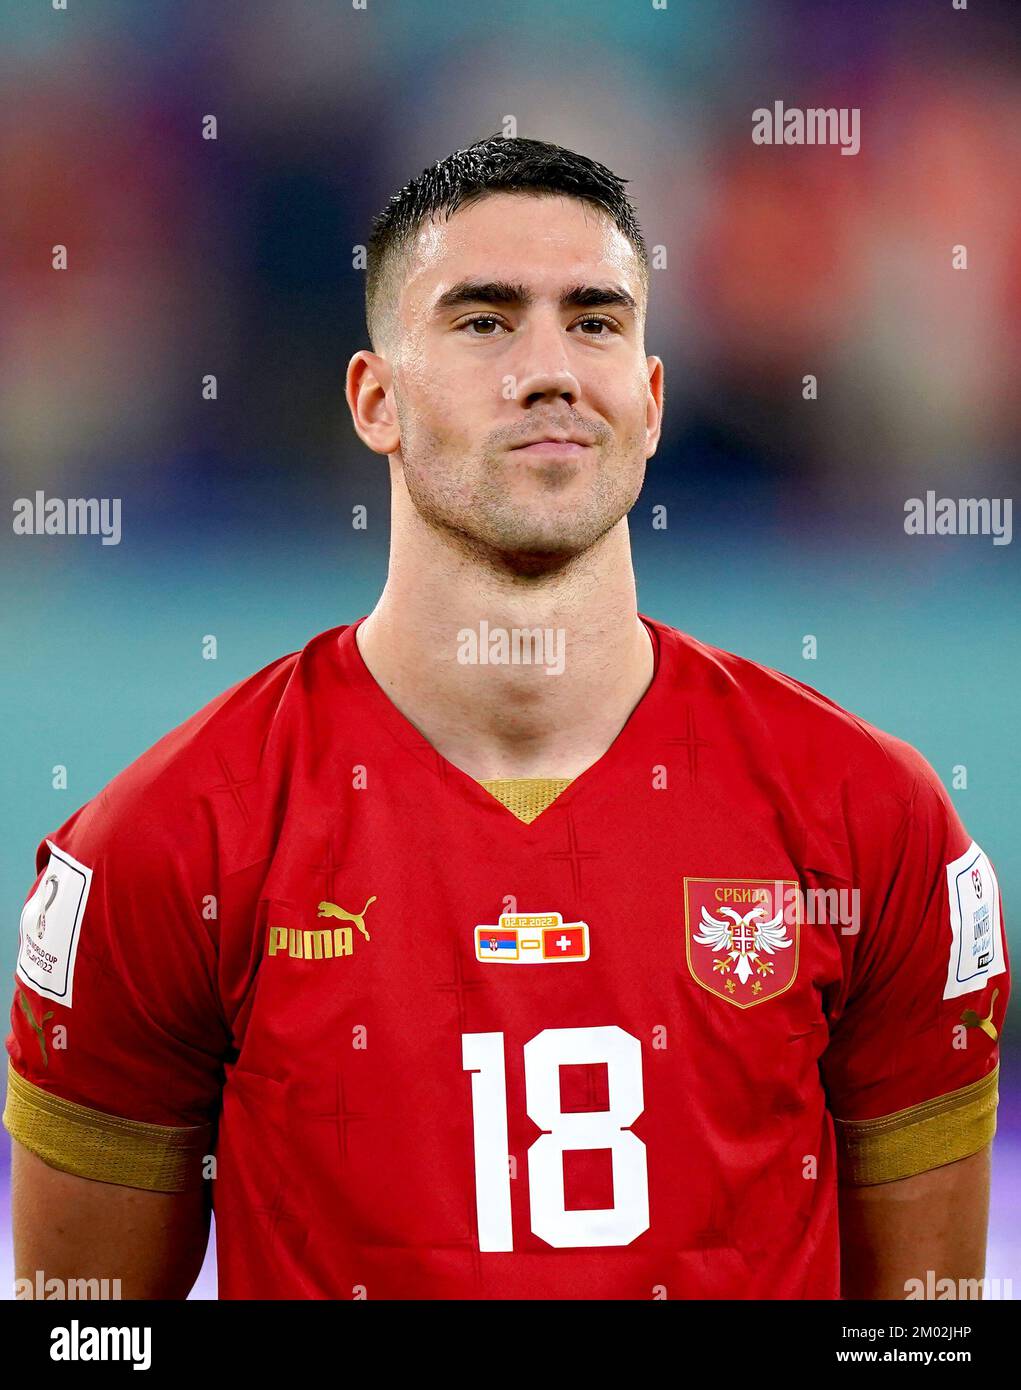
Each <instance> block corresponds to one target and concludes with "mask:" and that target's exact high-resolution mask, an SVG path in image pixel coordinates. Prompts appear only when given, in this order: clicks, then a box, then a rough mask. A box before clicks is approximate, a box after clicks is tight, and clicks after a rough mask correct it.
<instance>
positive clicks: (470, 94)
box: [0, 0, 1021, 1298]
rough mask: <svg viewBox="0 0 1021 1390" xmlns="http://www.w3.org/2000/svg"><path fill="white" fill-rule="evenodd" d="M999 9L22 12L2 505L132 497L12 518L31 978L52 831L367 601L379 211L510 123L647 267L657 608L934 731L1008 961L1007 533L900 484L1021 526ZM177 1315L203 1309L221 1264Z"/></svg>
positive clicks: (1010, 1201)
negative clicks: (369, 350)
mask: <svg viewBox="0 0 1021 1390" xmlns="http://www.w3.org/2000/svg"><path fill="white" fill-rule="evenodd" d="M1016 19H1017V15H1016V6H1015V5H1013V4H1008V3H997V0H984V3H982V4H981V5H978V4H975V5H973V6H972V7H971V8H969V9H967V10H960V11H959V10H955V9H953V8H952V5H951V0H940V3H939V4H934V3H931V0H885V3H884V4H883V5H882V6H870V7H861V6H848V5H846V4H845V3H843V0H835V2H834V3H827V2H826V0H804V3H795V0H788V2H787V3H783V2H781V0H769V3H760V2H759V0H744V3H739V0H711V3H710V2H709V0H702V2H701V3H693V2H691V0H669V4H668V7H667V8H666V9H656V8H654V5H653V0H627V2H626V3H625V0H515V3H514V4H513V5H506V4H498V3H495V0H392V2H388V0H368V3H367V8H365V9H364V10H361V9H354V8H353V7H352V6H351V4H350V3H348V2H347V0H286V3H284V0H245V3H240V2H238V0H218V3H217V4H216V5H215V6H211V5H207V4H202V3H199V0H174V2H173V3H171V2H170V0H149V3H147V4H146V5H144V6H141V5H139V4H137V3H136V2H135V0H92V3H90V4H88V5H86V4H84V3H80V0H68V8H67V10H66V11H56V10H53V9H51V8H50V7H49V6H48V5H43V4H40V5H37V6H28V5H26V4H24V3H23V0H0V93H2V97H0V100H2V103H3V119H2V122H0V467H2V471H3V479H4V489H3V490H4V495H5V498H6V505H7V506H8V507H10V506H11V505H12V504H13V502H14V501H15V499H17V498H21V497H28V498H31V497H33V496H34V494H35V493H36V492H37V491H39V490H41V491H43V492H44V493H45V495H46V496H47V497H62V498H68V497H107V498H120V499H122V528H123V534H122V539H121V542H120V544H119V545H116V546H104V545H101V544H100V541H99V538H98V537H94V536H92V537H87V536H80V537H71V536H68V537H48V536H15V535H14V534H13V531H12V527H7V526H5V527H4V528H3V530H2V532H0V582H2V586H3V604H2V615H0V622H2V630H3V656H4V671H5V677H6V678H5V679H4V681H3V683H2V686H0V727H2V729H3V733H4V740H5V747H4V756H3V760H2V766H3V772H4V795H3V797H2V799H0V914H2V921H3V927H2V930H0V964H3V965H4V968H5V969H7V970H8V972H9V973H8V975H7V977H6V978H8V979H10V972H13V966H14V959H15V955H16V947H17V924H18V917H19V913H20V909H21V906H22V904H23V902H24V899H25V897H26V895H27V893H28V890H29V889H30V887H31V886H32V882H33V879H34V852H35V848H36V845H37V844H38V842H39V840H40V839H42V837H43V836H44V835H46V834H47V833H49V832H51V831H52V830H54V829H55V828H56V827H57V826H58V825H60V824H61V823H62V822H63V821H64V820H65V819H66V818H67V816H68V815H69V814H70V813H71V812H72V811H73V810H74V809H76V808H77V807H78V806H80V805H81V804H82V803H83V802H85V801H86V800H88V799H89V798H91V797H92V796H93V795H95V794H96V793H97V792H98V791H99V790H100V789H101V788H102V787H103V786H104V785H105V784H106V783H107V782H108V781H109V780H110V778H111V777H113V776H114V775H115V774H116V773H117V772H118V771H120V770H121V768H123V767H124V766H125V765H126V764H127V763H128V762H130V761H131V760H132V759H133V758H135V757H136V756H138V754H140V753H141V752H142V751H144V750H145V749H146V748H147V747H149V746H150V745H151V744H152V743H153V742H154V741H155V740H156V739H157V738H159V737H160V736H161V735H162V734H163V733H165V732H166V731H167V730H168V729H170V728H171V727H173V726H174V725H176V724H178V723H180V722H181V721H182V720H183V719H184V718H186V717H187V716H188V715H189V714H191V713H192V712H193V711H194V710H196V709H198V708H199V707H200V706H201V705H203V704H204V703H206V701H207V700H209V699H211V698H212V697H213V695H215V694H216V693H218V692H219V691H220V690H223V689H224V688H226V687H227V686H228V685H231V684H233V683H234V682H235V681H237V680H240V679H242V678H243V677H245V676H247V675H249V674H251V673H252V672H253V671H255V670H256V669H258V668H259V667H261V666H263V665H265V664H266V663H267V662H269V661H271V660H272V659H274V658H275V657H277V656H279V655H281V654H282V653H284V652H286V651H293V650H295V649H297V648H300V647H301V646H303V645H304V643H305V642H307V641H308V640H309V639H310V638H311V637H312V636H313V635H315V634H316V633H318V632H320V631H322V630H323V629H324V628H327V627H331V626H334V625H336V624H338V623H342V622H347V621H350V620H352V619H355V618H357V617H359V616H361V615H362V614H363V613H365V612H367V611H369V609H370V608H371V607H372V605H373V603H374V601H375V597H376V595H377V594H378V592H379V589H380V588H381V586H382V583H383V580H384V577H385V565H386V549H387V539H388V488H387V474H386V464H385V460H382V459H379V458H377V457H376V456H375V455H372V454H370V453H369V452H368V451H367V450H366V449H365V448H364V447H363V446H362V445H361V444H360V443H359V441H358V440H357V438H356V436H355V435H354V432H353V430H352V428H351V425H350V419H349V416H348V412H347V407H346V404H345V402H344V396H343V380H344V371H345V368H346V365H347V361H348V359H349V357H350V356H351V354H352V353H353V352H355V351H356V350H357V349H358V348H360V347H363V346H368V339H367V336H366V333H365V328H364V317H363V272H362V271H361V270H360V269H356V268H354V265H355V260H356V255H357V251H358V248H359V247H363V246H364V244H365V242H366V239H367V237H368V233H369V224H370V220H371V218H372V216H373V214H374V213H375V212H376V211H378V210H379V209H380V208H381V207H382V206H383V204H384V203H385V202H386V201H387V199H388V198H389V197H390V196H391V194H392V193H393V192H395V191H396V190H397V189H398V188H399V187H401V186H402V185H403V184H404V183H406V182H407V181H408V180H409V179H411V178H413V177H414V176H415V175H417V174H418V173H419V172H420V171H421V170H422V169H423V168H424V167H426V166H427V165H429V164H432V163H433V162H435V161H436V160H437V159H440V158H442V157H443V156H444V155H446V154H448V153H449V152H450V151H452V150H454V149H457V148H460V147H462V146H464V145H467V144H470V143H471V142H472V141H473V140H476V139H480V138H482V137H485V136H487V135H490V134H493V133H494V132H498V131H501V130H502V131H503V132H504V133H511V134H519V135H525V136H530V137H533V138H537V139H543V140H551V141H554V142H556V143H558V144H562V145H566V146H569V147H571V148H574V149H577V150H579V151H581V152H582V153H585V154H587V155H590V156H591V157H593V158H595V159H598V160H600V161H602V162H603V163H605V164H607V165H609V166H610V167H611V168H612V169H614V170H615V172H617V173H618V174H620V175H621V176H622V177H625V178H627V179H629V180H630V184H629V192H630V193H631V195H632V197H633V198H634V199H635V202H636V204H637V207H638V212H639V217H640V220H641V223H642V227H643V230H644V232H645V235H646V239H647V241H648V243H649V247H650V251H651V252H652V253H653V255H654V256H655V257H656V258H657V264H658V268H657V269H655V270H654V271H653V275H652V289H651V307H650V316H649V324H648V330H647V350H648V351H649V352H654V353H656V354H657V355H658V356H660V357H662V358H663V359H664V362H665V364H666V384H667V389H666V423H665V430H664V434H663V439H662V443H661V446H660V449H659V452H658V454H657V456H656V458H655V459H654V460H653V461H652V463H651V465H650V469H649V477H648V482H647V484H646V488H645V491H644V493H643V496H642V498H641V500H640V501H639V503H638V506H637V507H636V508H635V511H634V512H633V513H632V535H633V539H634V547H635V563H636V570H637V574H638V581H639V598H640V607H641V609H642V611H643V612H645V613H647V614H650V615H651V616H654V617H657V618H660V619H662V620H664V621H666V622H669V623H672V624H674V625H675V626H677V627H680V628H682V629H683V630H685V631H687V632H691V633H693V634H695V635H696V636H698V637H700V638H702V639H704V640H706V641H708V642H711V643H713V644H715V645H717V646H721V647H724V648H727V649H728V650H732V651H737V652H739V653H741V654H742V655H744V656H748V657H752V658H754V659H756V660H759V661H763V662H766V663H767V664H769V665H771V666H774V667H777V668H779V669H781V670H783V671H786V672H788V673H790V674H791V675H793V676H796V677H797V678H798V679H800V680H803V681H807V682H808V683H809V684H811V685H813V686H815V687H816V688H818V689H820V690H821V691H823V692H824V693H825V694H827V695H829V696H830V697H832V698H833V699H835V700H837V701H839V702H840V703H841V704H843V705H845V706H847V707H848V708H850V709H852V710H853V711H855V712H856V713H858V714H861V715H862V716H864V717H865V718H867V719H869V720H871V721H872V722H874V723H876V724H878V725H880V726H881V727H883V728H885V729H888V730H890V731H891V732H893V733H895V734H898V735H899V736H901V737H902V738H905V739H907V740H908V741H909V742H911V743H913V744H914V745H915V746H916V747H918V748H919V749H920V750H921V751H922V752H923V753H924V754H925V756H926V757H927V758H928V759H929V761H930V762H931V763H932V764H933V765H934V767H935V768H936V770H937V772H938V773H939V774H940V776H941V777H942V779H943V780H944V782H945V783H946V785H947V786H948V788H950V789H951V791H952V795H953V798H954V801H955V804H956V806H957V808H958V810H959V812H960V814H961V816H962V818H963V819H964V821H965V824H966V825H967V827H968V829H969V831H970V832H971V834H972V835H973V836H974V837H975V838H976V839H977V840H978V841H979V843H980V844H981V845H982V846H983V848H984V849H986V851H987V852H988V853H989V855H990V857H991V858H992V860H993V862H994V864H995V865H996V867H997V870H998V874H999V878H1000V883H1001V887H1002V890H1003V897H1004V902H1005V907H1006V916H1007V921H1008V927H1009V939H1010V941H1011V943H1012V945H1013V955H1014V958H1015V960H1021V949H1019V947H1021V925H1019V924H1021V861H1019V857H1018V849H1017V827H1018V825H1019V823H1021V793H1019V786H1021V780H1019V759H1018V751H1017V732H1016V731H1017V722H1018V699H1017V690H1018V685H1019V680H1021V644H1019V640H1018V639H1019V632H1018V626H1019V624H1018V612H1019V603H1018V600H1019V583H1018V580H1019V572H1018V569H1019V567H1018V560H1017V558H1016V556H1017V547H1016V546H1014V545H994V544H993V543H992V537H991V536H988V535H987V536H960V537H953V536H909V535H906V534H905V532H904V504H905V500H906V499H907V498H910V497H920V498H924V497H925V495H926V492H927V491H933V492H934V493H935V495H936V496H937V497H942V496H948V497H951V498H959V497H988V498H1001V499H1002V498H1009V497H1012V496H1013V493H1014V491H1015V486H1016V482H1017V478H1018V472H1019V466H1021V459H1019V450H1018V441H1019V438H1021V428H1019V426H1021V419H1019V416H1021V406H1019V399H1021V393H1019V390H1018V379H1019V372H1018V369H1019V366H1021V157H1019V156H1021V54H1019V49H1018V28H1017V25H1016ZM774 101H783V102H785V104H786V105H787V106H799V107H803V108H804V107H810V106H821V107H838V108H839V107H845V106H846V107H859V108H860V109H861V152H860V153H859V154H857V155H856V156H854V157H847V156H843V155H841V154H840V152H839V149H837V148H834V147H819V148H810V147H797V146H795V147H783V146H756V145H754V144H753V143H752V140H751V130H752V111H753V110H754V109H755V108H757V107H760V106H765V107H772V105H773V103H774ZM208 115H215V117H216V118H217V122H218V138H217V139H216V140H203V139H202V138H201V133H202V122H203V119H204V118H205V117H207V116H208ZM507 118H513V120H514V121H515V122H516V125H515V127H514V128H508V127H506V126H505V121H506V120H507ZM57 244H60V245H64V246H66V247H67V248H68V258H69V268H68V270H67V271H66V272H57V271H54V270H53V269H52V267H51V258H52V248H53V247H54V246H55V245H57ZM958 245H963V246H965V247H966V248H967V269H966V270H957V269H954V268H953V265H952V248H953V247H955V246H958ZM657 248H659V250H658V251H657ZM209 373H212V374H215V376H216V377H217V381H218V392H219V394H218V399H217V400H215V401H209V400H204V399H203V398H202V394H201V387H202V378H203V376H205V375H206V374H209ZM809 373H811V374H813V375H815V376H816V377H817V378H818V383H819V386H818V399H817V400H814V401H806V400H804V399H803V396H802V378H803V377H804V376H805V375H806V374H809ZM356 505H364V506H365V507H367V509H368V528H367V530H364V531H355V530H353V529H352V527H351V516H352V508H353V507H354V506H356ZM655 506H665V507H666V508H667V517H668V526H667V528H666V529H665V530H659V529H655V530H654V529H653V527H652V519H653V508H654V507H655ZM8 514H10V513H8ZM206 634H215V635H216V636H217V638H218V643H219V655H218V659H217V660H216V661H204V660H202V655H201V643H202V638H203V637H204V636H205V635H206ZM807 635H813V636H815V638H816V639H817V643H818V655H817V658H816V659H814V660H805V659H804V658H803V655H802V652H803V639H804V638H805V637H806V636H807ZM57 764H62V765H65V766H66V767H67V769H68V786H67V788H66V790H59V791H57V790H54V789H53V787H52V769H53V768H54V766H55V765H57ZM960 767H964V768H965V769H966V777H967V785H966V787H965V786H959V785H958V786H955V785H954V782H955V780H956V781H957V782H959V781H960V776H959V775H958V776H957V778H956V779H955V773H954V769H955V768H960ZM5 1007H6V1006H5ZM1019 1024H1021V989H1016V990H1015V997H1014V1000H1013V1003H1012V1010H1011V1015H1010V1018H1009V1020H1008V1029H1007V1034H1006V1040H1005V1043H1004V1050H1003V1073H1004V1077H1003V1083H1002V1087H1001V1105H1000V1128H999V1133H998V1136H997V1140H996V1148H995V1155H996V1158H995V1164H994V1171H995V1179H994V1193H993V1215H992V1222H991V1234H990V1252H989V1263H988V1269H987V1273H988V1275H989V1277H990V1278H999V1279H1003V1278H1009V1277H1013V1278H1014V1279H1015V1281H1016V1283H1017V1289H1018V1291H1019V1292H1021V1235H1019V1228H1021V1221H1019V1215H1021V1085H1019V1079H1018V1075H1019V1074H1018V1066H1017V1062H1018V1053H1019V1048H1021V1027H1019ZM2 1085H3V1082H2V1080H0V1086H2ZM8 1147H9V1141H8V1139H7V1135H6V1132H2V1133H0V1297H5V1298H6V1297H10V1295H11V1278H10V1274H11V1254H10V1236H9V1228H8V1225H7V1221H8V1216H7V1197H6V1185H7V1172H8V1166H9V1153H8ZM193 1296H195V1297H215V1270H214V1261H213V1257H212V1253H211V1254H210V1257H209V1259H207V1263H206V1267H205V1269H204V1271H203V1275H202V1278H201V1280H200V1283H199V1286H198V1287H197V1289H196V1291H195V1294H194V1295H193Z"/></svg>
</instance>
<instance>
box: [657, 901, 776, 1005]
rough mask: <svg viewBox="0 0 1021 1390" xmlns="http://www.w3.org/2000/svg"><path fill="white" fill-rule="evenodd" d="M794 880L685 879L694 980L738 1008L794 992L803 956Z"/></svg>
mask: <svg viewBox="0 0 1021 1390" xmlns="http://www.w3.org/2000/svg"><path fill="white" fill-rule="evenodd" d="M801 922H802V910H801V891H800V888H799V885H798V884H797V882H796V881H794V880H790V879H765V878H685V880H684V950H685V956H686V959H687V963H688V969H689V971H690V972H691V976H692V979H694V980H695V982H696V983H697V984H700V985H701V986H702V988H703V989H706V990H708V991H709V993H710V994H715V995H717V996H718V997H719V998H720V999H726V1001H727V1002H728V1004H733V1005H734V1007H735V1008H738V1009H750V1008H753V1007H754V1006H755V1005H756V1004H763V1003H765V1001H766V1000H767V999H774V998H775V997H776V996H777V995H778V994H783V993H784V991H785V990H788V989H790V987H791V985H792V984H793V983H794V981H795V979H796V978H797V973H798V956H799V954H800V952H801Z"/></svg>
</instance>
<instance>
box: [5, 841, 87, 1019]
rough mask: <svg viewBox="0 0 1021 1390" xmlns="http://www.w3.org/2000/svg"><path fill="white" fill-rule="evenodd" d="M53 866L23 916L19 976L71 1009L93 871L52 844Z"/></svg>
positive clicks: (23, 911)
mask: <svg viewBox="0 0 1021 1390" xmlns="http://www.w3.org/2000/svg"><path fill="white" fill-rule="evenodd" d="M46 844H47V846H48V847H49V851H50V858H49V862H48V863H47V865H46V868H45V869H44V870H43V876H42V878H41V879H40V880H39V884H38V886H37V888H36V890H35V892H34V893H33V894H32V896H31V897H30V898H29V900H28V902H27V903H26V904H25V906H24V907H23V908H22V910H21V925H20V928H19V932H18V936H19V941H18V963H17V967H16V972H15V973H16V974H17V976H18V978H19V979H20V980H23V981H24V982H25V984H26V985H29V986H31V988H32V989H34V990H35V991H36V993H37V994H41V995H43V996H44V997H45V998H46V999H55V1000H56V1001H57V1003H58V1004H63V1005H65V1006H66V1007H67V1008H70V1007H71V985H72V982H73V979H74V961H75V956H76V955H77V953H78V937H79V933H80V931H81V924H82V917H83V916H84V914H85V905H86V903H87V902H88V900H89V888H90V887H91V886H92V870H91V869H90V868H88V867H87V866H86V865H85V864H79V862H78V860H77V859H72V857H71V856H70V855H69V854H66V853H65V852H64V851H63V850H62V849H58V848H57V846H56V845H55V844H54V843H53V841H52V840H47V841H46Z"/></svg>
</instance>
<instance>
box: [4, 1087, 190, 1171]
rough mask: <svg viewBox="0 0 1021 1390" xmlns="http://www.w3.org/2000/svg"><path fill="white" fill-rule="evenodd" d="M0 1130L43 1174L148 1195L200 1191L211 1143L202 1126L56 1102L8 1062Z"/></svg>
mask: <svg viewBox="0 0 1021 1390" xmlns="http://www.w3.org/2000/svg"><path fill="white" fill-rule="evenodd" d="M3 1122H4V1126H5V1127H6V1129H7V1132H8V1133H9V1134H10V1136H11V1138H12V1139H16V1140H17V1141H18V1143H19V1144H23V1145H24V1147H25V1148H26V1149H31V1151H32V1153H34V1154H38V1156H39V1157H40V1158H41V1159H42V1160H43V1162H44V1163H48V1164H49V1165H50V1167H51V1168H60V1169H62V1170H63V1171H64V1172H65V1173H74V1174H76V1176H78V1177H80V1178H92V1179H94V1180H95V1181H96V1182H109V1183H116V1184H118V1186H120V1187H142V1188H145V1189H147V1190H148V1191H150V1192H184V1191H186V1190H187V1189H189V1188H193V1187H199V1186H201V1183H202V1158H203V1156H204V1155H205V1154H207V1153H208V1152H209V1144H210V1139H211V1137H212V1126H210V1125H194V1126H189V1127H187V1128H178V1127H176V1126H174V1125H151V1124H146V1123H144V1122H143V1121H142V1120H125V1119H122V1118H121V1117H120V1116H119V1115H108V1114H107V1113H106V1112H105V1111H103V1110H93V1109H91V1108H90V1107H89V1106H87V1105H78V1104H76V1103H75V1102H74V1101H71V1100H63V1099H61V1097H60V1096H55V1095H51V1093H50V1092H49V1091H44V1090H42V1089H41V1088H40V1087H39V1086H35V1085H33V1084H32V1082H31V1081H26V1080H25V1078H24V1077H23V1076H19V1075H18V1073H17V1072H16V1071H15V1070H14V1067H13V1065H12V1064H11V1063H10V1062H8V1064H7V1105H6V1106H5V1108H4V1116H3Z"/></svg>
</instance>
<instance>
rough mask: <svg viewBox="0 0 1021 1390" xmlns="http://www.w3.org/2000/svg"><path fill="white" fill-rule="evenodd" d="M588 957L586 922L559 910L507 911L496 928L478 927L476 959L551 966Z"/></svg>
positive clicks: (508, 963)
mask: <svg viewBox="0 0 1021 1390" xmlns="http://www.w3.org/2000/svg"><path fill="white" fill-rule="evenodd" d="M588 958H589V934H588V923H586V922H565V921H564V919H563V917H561V915H560V913H559V912H505V913H503V914H502V915H501V917H500V921H499V924H498V925H497V926H495V927H487V926H481V927H476V928H475V959H476V960H479V961H486V962H487V963H489V962H492V961H496V962H497V963H498V964H500V965H550V964H552V963H556V962H563V961H584V960H588Z"/></svg>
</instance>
